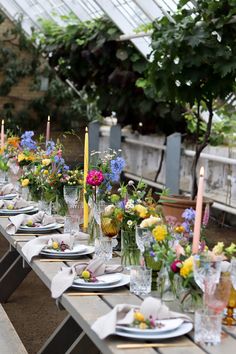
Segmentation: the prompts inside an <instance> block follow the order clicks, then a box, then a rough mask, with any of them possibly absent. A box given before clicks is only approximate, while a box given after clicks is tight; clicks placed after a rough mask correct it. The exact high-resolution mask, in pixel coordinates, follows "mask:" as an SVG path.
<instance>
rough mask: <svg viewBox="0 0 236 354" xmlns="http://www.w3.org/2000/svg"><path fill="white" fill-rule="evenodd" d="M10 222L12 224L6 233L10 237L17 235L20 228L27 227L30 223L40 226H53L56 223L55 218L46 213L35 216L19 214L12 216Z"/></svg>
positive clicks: (40, 212)
mask: <svg viewBox="0 0 236 354" xmlns="http://www.w3.org/2000/svg"><path fill="white" fill-rule="evenodd" d="M9 220H10V224H8V225H7V227H6V232H7V233H8V234H10V235H13V234H15V233H16V231H17V230H18V229H19V227H20V226H22V225H27V224H28V223H29V224H30V225H35V224H36V225H37V226H40V225H48V224H52V223H54V222H55V221H56V220H55V218H54V217H52V216H50V215H47V214H46V213H45V212H44V211H39V212H38V213H36V214H34V215H26V214H19V215H15V216H11V217H10V218H9Z"/></svg>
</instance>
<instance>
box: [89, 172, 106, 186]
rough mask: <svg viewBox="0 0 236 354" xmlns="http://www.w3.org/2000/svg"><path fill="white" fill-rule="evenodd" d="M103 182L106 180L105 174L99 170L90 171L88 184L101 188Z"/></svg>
mask: <svg viewBox="0 0 236 354" xmlns="http://www.w3.org/2000/svg"><path fill="white" fill-rule="evenodd" d="M103 180H104V176H103V173H102V172H101V171H97V170H91V171H89V172H88V175H87V178H86V182H87V183H88V184H90V185H91V186H100V184H101V183H102V182H103Z"/></svg>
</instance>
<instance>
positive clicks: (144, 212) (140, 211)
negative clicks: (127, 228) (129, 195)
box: [134, 204, 148, 219]
mask: <svg viewBox="0 0 236 354" xmlns="http://www.w3.org/2000/svg"><path fill="white" fill-rule="evenodd" d="M134 211H136V212H137V213H138V214H139V216H140V218H142V219H144V218H146V216H147V214H148V211H147V208H145V207H144V206H143V205H141V204H137V205H135V207H134Z"/></svg>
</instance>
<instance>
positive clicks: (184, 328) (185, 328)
mask: <svg viewBox="0 0 236 354" xmlns="http://www.w3.org/2000/svg"><path fill="white" fill-rule="evenodd" d="M192 329H193V324H192V323H186V322H184V323H183V324H182V325H180V326H179V327H178V328H176V329H174V330H173V331H168V332H162V333H156V332H155V333H147V332H146V331H145V330H144V331H142V333H137V332H134V333H129V332H127V331H124V330H121V329H116V331H115V333H114V334H116V335H117V336H121V337H126V338H132V339H142V340H157V339H167V338H174V337H179V336H182V335H184V334H186V333H188V332H190V331H191V330H192Z"/></svg>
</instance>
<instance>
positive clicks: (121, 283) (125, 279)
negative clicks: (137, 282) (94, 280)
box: [72, 273, 130, 291]
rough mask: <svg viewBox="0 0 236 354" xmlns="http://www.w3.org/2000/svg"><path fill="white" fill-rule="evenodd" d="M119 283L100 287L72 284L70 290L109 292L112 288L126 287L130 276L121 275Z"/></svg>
mask: <svg viewBox="0 0 236 354" xmlns="http://www.w3.org/2000/svg"><path fill="white" fill-rule="evenodd" d="M120 275H121V279H120V281H118V282H116V283H114V284H101V285H97V286H96V285H91V284H90V283H86V284H76V283H75V282H74V283H73V284H72V288H74V289H79V290H94V291H96V290H98V291H100V290H110V289H114V288H119V287H121V286H124V285H127V284H129V282H130V276H129V275H127V274H122V273H120Z"/></svg>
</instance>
